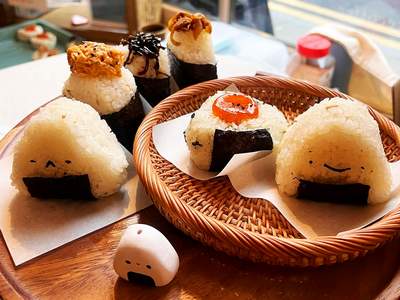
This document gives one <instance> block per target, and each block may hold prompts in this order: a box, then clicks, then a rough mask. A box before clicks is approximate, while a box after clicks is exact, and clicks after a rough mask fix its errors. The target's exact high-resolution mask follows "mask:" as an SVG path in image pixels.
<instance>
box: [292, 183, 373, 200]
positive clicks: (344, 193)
mask: <svg viewBox="0 0 400 300" xmlns="http://www.w3.org/2000/svg"><path fill="white" fill-rule="evenodd" d="M369 189H370V187H369V185H365V184H361V183H352V184H329V183H317V182H312V181H308V180H303V179H300V184H299V187H298V189H297V198H299V199H309V200H313V201H318V202H333V203H339V204H356V205H367V204H368V193H369Z"/></svg>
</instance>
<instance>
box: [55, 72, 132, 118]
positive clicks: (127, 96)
mask: <svg viewBox="0 0 400 300" xmlns="http://www.w3.org/2000/svg"><path fill="white" fill-rule="evenodd" d="M135 93H136V83H135V78H134V77H133V76H132V74H131V73H130V71H129V70H127V69H126V68H122V69H121V76H120V77H115V76H114V77H104V76H102V77H100V76H99V77H91V76H87V75H80V74H75V73H71V75H70V77H69V78H68V80H67V81H66V82H65V84H64V90H63V94H64V96H66V97H69V98H74V99H76V100H79V101H81V102H84V103H87V104H89V105H90V106H92V107H93V108H94V109H95V110H97V111H98V112H99V113H100V114H101V115H107V114H111V113H114V112H118V111H120V110H121V109H122V108H124V107H125V106H126V105H127V104H128V103H129V102H130V101H131V98H132V97H133V96H134V95H135Z"/></svg>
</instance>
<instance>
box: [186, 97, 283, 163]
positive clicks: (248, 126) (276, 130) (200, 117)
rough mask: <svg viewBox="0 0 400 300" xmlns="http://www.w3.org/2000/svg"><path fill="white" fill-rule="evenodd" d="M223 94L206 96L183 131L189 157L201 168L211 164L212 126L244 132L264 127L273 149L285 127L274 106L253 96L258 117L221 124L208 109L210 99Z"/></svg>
mask: <svg viewBox="0 0 400 300" xmlns="http://www.w3.org/2000/svg"><path fill="white" fill-rule="evenodd" d="M224 93H225V92H223V91H219V92H217V93H216V94H215V95H213V96H211V97H209V98H208V99H207V100H206V101H205V102H204V103H203V104H202V105H201V107H200V109H199V110H197V111H196V112H195V116H194V118H192V119H191V121H190V123H189V125H188V127H187V129H186V131H185V135H186V143H187V145H188V148H189V151H190V158H191V159H192V161H193V162H194V163H195V165H196V166H197V167H198V168H200V169H202V170H208V169H209V167H210V164H211V158H212V157H211V156H212V150H213V149H212V148H213V142H214V133H215V129H221V130H235V131H246V130H256V129H264V128H265V129H267V130H268V132H269V133H270V134H271V137H272V140H273V144H274V149H275V148H276V146H278V145H279V143H280V141H281V139H282V136H283V134H284V133H285V131H286V129H287V126H288V123H287V121H286V119H285V116H284V115H283V113H282V112H281V111H279V110H278V109H277V108H276V107H275V106H272V105H268V104H264V103H262V102H261V101H259V100H257V99H255V100H256V101H259V103H260V106H259V116H258V118H256V119H249V120H245V121H243V122H241V123H240V124H239V125H236V124H235V123H225V122H224V121H222V120H221V119H220V118H218V117H216V116H215V115H214V113H213V112H212V106H213V103H214V100H215V99H216V98H218V97H219V96H220V95H222V94H224ZM253 99H254V98H253ZM195 141H198V142H199V143H200V144H201V145H202V147H198V146H193V145H192V143H193V142H195Z"/></svg>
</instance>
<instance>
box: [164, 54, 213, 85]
mask: <svg viewBox="0 0 400 300" xmlns="http://www.w3.org/2000/svg"><path fill="white" fill-rule="evenodd" d="M168 56H169V60H170V65H171V75H172V76H173V77H174V79H175V81H176V84H177V85H178V86H179V88H181V89H183V88H185V87H187V86H190V85H193V84H196V83H200V82H203V81H207V80H211V79H217V78H218V76H217V65H216V64H215V65H212V64H203V65H196V64H191V63H187V62H184V61H182V60H180V59H178V58H177V57H176V56H175V54H174V53H172V51H170V50H168Z"/></svg>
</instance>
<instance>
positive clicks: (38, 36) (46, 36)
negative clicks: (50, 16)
mask: <svg viewBox="0 0 400 300" xmlns="http://www.w3.org/2000/svg"><path fill="white" fill-rule="evenodd" d="M36 37H37V38H38V39H48V38H49V35H48V34H47V32H43V33H41V34H39V35H37V36H36Z"/></svg>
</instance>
